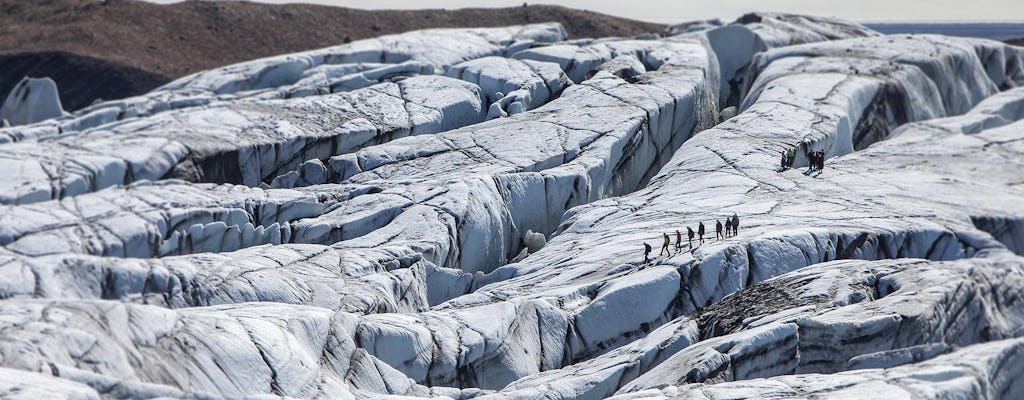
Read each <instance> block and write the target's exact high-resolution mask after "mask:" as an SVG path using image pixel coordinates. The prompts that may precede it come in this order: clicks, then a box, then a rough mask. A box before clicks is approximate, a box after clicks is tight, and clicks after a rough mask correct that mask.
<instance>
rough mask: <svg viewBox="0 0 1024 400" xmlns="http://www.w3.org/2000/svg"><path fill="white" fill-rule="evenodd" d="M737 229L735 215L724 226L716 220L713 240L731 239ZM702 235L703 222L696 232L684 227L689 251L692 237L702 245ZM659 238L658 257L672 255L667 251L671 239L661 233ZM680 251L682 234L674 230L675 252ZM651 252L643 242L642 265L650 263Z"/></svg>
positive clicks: (738, 227) (737, 232) (738, 219)
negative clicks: (660, 241)
mask: <svg viewBox="0 0 1024 400" xmlns="http://www.w3.org/2000/svg"><path fill="white" fill-rule="evenodd" d="M722 229H725V233H722ZM739 229H740V217H739V216H737V215H736V214H733V215H732V217H726V218H725V224H724V225H723V224H722V221H721V220H717V221H715V239H724V238H728V237H731V236H736V235H738V234H739ZM704 233H705V230H704V223H703V222H700V223H698V225H697V231H696V232H694V231H693V228H691V227H689V226H688V227H686V237H687V242H688V243H689V246H690V249H691V250H692V249H693V238H694V236H696V237H697V240H698V243H701V244H703V243H704ZM661 238H662V244H661V253H659V254H658V255H659V256H660V255H664V254H666V253H667V254H668V255H672V251H671V250H669V245H671V244H672V239H671V238H670V237H669V235H668V234H667V233H662V234H661ZM682 249H683V234H682V232H679V230H676V252H677V253H678V252H679V251H681V250H682ZM651 250H652V248H651V245H649V244H647V242H644V264H648V263H650V262H651V258H650V255H651Z"/></svg>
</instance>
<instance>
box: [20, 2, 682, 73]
mask: <svg viewBox="0 0 1024 400" xmlns="http://www.w3.org/2000/svg"><path fill="white" fill-rule="evenodd" d="M548 21H556V22H561V23H562V24H563V25H564V26H565V28H566V30H568V31H569V34H570V35H572V37H598V36H632V35H637V34H641V33H649V32H660V31H662V30H663V29H664V26H662V25H658V24H652V23H646V22H640V21H633V20H627V19H622V18H617V17H612V16H608V15H603V14H598V13H594V12H589V11H582V10H574V9H568V8H564V7H558V6H536V5H532V6H528V7H513V8H494V9H460V10H374V11H367V10H356V9H349V8H342V7H330V6H317V5H305V4H286V5H270V4H259V3H248V2H237V1H217V2H211V1H187V2H183V3H177V4H171V5H158V4H154V3H146V2H141V1H130V0H108V1H106V2H101V1H97V0H32V1H25V0H0V54H10V53H24V52H42V51H66V52H72V53H76V54H80V55H85V56H90V57H95V58H99V59H104V60H110V61H115V62H119V63H123V64H126V65H129V66H134V67H138V68H141V69H143V70H145V71H149V72H153V73H156V74H159V75H164V76H169V77H180V76H183V75H186V74H189V73H192V72H196V71H199V70H203V69H208V68H211V67H216V66H220V65H225V64H230V63H235V62H240V61H244V60H251V59H254V58H259V57H265V56H270V55H275V54H281V53H288V52H294V51H300V50H307V49H313V48H319V47H325V46H330V45H335V44H340V43H343V42H344V41H345V40H356V39H362V38H367V37H374V36H380V35H384V34H389V33H397V32H404V31H408V30H414V29H422V28H433V27H481V26H501V25H514V24H522V23H527V22H548Z"/></svg>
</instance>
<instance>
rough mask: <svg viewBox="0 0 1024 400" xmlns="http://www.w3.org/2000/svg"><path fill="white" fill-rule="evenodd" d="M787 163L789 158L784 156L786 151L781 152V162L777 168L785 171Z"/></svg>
mask: <svg viewBox="0 0 1024 400" xmlns="http://www.w3.org/2000/svg"><path fill="white" fill-rule="evenodd" d="M788 164H789V159H787V158H786V152H785V151H783V152H782V164H780V165H779V170H782V171H785V170H786V165H788Z"/></svg>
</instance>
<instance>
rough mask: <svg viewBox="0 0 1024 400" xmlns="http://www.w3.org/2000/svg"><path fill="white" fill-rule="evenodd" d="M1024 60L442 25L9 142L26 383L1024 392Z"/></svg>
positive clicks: (274, 62) (115, 391)
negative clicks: (697, 233) (1023, 356)
mask: <svg viewBox="0 0 1024 400" xmlns="http://www.w3.org/2000/svg"><path fill="white" fill-rule="evenodd" d="M1022 55H1024V50H1022V49H1021V48H1017V47H1013V46H1009V45H1005V44H1001V43H997V42H992V41H987V40H982V39H968V38H952V37H943V36H936V35H890V36H883V35H880V34H878V33H876V32H873V31H871V30H869V29H867V28H864V27H862V26H859V25H857V24H854V23H850V22H846V21H842V20H837V19H831V18H820V17H810V16H798V15H787V14H770V13H761V14H748V15H745V16H743V17H741V18H740V19H738V20H737V21H735V22H732V23H722V22H721V21H701V22H696V23H691V24H685V25H680V26H678V27H676V28H674V29H672V30H670V31H669V32H667V33H666V35H665V37H657V38H650V37H647V38H594V39H577V40H566V33H565V30H564V29H562V28H561V27H560V26H559V25H557V24H535V25H525V26H518V27H509V28H481V29H433V30H427V31H420V32H411V33H407V34H399V35H391V36H384V37H381V38H377V39H369V40H364V41H356V42H352V43H348V44H345V45H340V46H336V47H331V48H327V49H321V50H314V51H309V52H303V53H296V54H291V55H284V56H278V57H270V58H267V59H262V60H254V61H251V62H246V63H242V64H237V65H231V66H225V67H222V68H217V69H213V70H210V71H204V72H200V73H197V74H194V75H192V76H189V77H185V78H182V79H180V80H178V81H175V82H172V83H170V84H168V85H166V86H164V87H162V88H158V89H156V90H154V91H153V92H151V93H149V94H146V95H142V96H139V97H136V98H131V99H124V100H115V101H108V102H104V103H99V104H96V105H93V106H91V107H89V108H86V109H84V110H80V111H77V112H75V113H73V114H69V115H63V114H61V115H54V116H52V118H48V119H44V120H42V121H36V122H31V123H28V124H24V125H17V126H12V127H7V128H2V129H0V166H3V167H4V168H3V170H4V171H5V173H4V174H3V178H0V188H2V190H0V193H2V194H0V276H3V277H4V279H3V280H0V310H2V311H0V332H3V334H0V394H3V395H4V396H9V397H19V396H20V397H22V398H37V397H48V398H69V399H70V398H83V399H92V398H160V397H172V398H175V397H188V398H412V397H433V398H451V399H469V398H481V399H484V398H486V399H499V398H500V399H512V398H515V399H527V398H549V399H590V398H606V397H613V396H614V398H623V399H627V398H628V399H639V398H643V399H647V398H651V399H654V398H695V399H709V398H723V397H726V398H732V397H736V398H791V397H831V396H854V397H858V398H891V397H892V396H896V397H903V398H917V397H935V398H959V397H980V398H1008V397H1015V396H1018V395H1019V394H1021V393H1024V386H1022V385H1021V384H1019V383H1017V382H1016V381H1017V380H1016V379H1014V377H1016V376H1018V375H1019V374H1020V370H1021V368H1022V367H1021V366H1022V365H1024V363H1022V361H1021V360H1020V358H1019V354H1020V349H1021V348H1022V347H1021V346H1022V342H1021V341H1020V340H1019V339H1017V338H1018V337H1019V336H1021V335H1022V334H1024V331H1022V330H1021V328H1020V327H1021V323H1022V322H1024V303H1022V302H1021V298H1020V295H1019V293H1020V292H1021V289H1024V269H1022V268H1024V258H1022V257H1024V203H1022V202H1020V201H1019V199H1021V198H1024V186H1022V182H1021V171H1024V165H1022V163H1024V157H1022V153H1024V88H1018V87H1019V86H1021V85H1024V62H1022ZM726 109H729V111H725V110H726ZM732 110H735V111H732ZM788 149H795V150H796V154H797V157H796V160H795V167H794V168H792V169H788V170H780V169H779V168H778V165H779V162H778V157H779V154H780V153H781V152H783V151H785V150H788ZM814 151H822V152H823V153H824V154H825V157H826V158H827V162H826V163H825V168H824V170H822V171H817V170H812V169H810V168H808V167H809V158H808V156H809V154H810V153H811V152H814ZM733 216H736V218H738V219H739V221H740V222H741V223H740V225H739V229H738V234H736V235H727V237H725V238H723V239H712V238H710V236H711V235H710V234H708V236H709V237H708V238H704V239H703V240H701V239H697V238H695V239H694V240H693V243H692V244H691V243H680V246H679V247H680V248H679V249H676V248H675V247H674V246H673V248H672V250H671V251H670V252H669V255H668V256H664V255H663V254H659V255H655V254H652V260H651V262H649V263H645V262H644V257H643V244H644V243H645V242H646V243H648V244H651V245H653V246H654V247H655V248H656V249H657V245H658V244H659V243H661V240H662V234H663V233H665V234H668V235H669V236H670V239H671V240H670V241H671V242H673V244H674V242H675V237H676V236H675V232H677V231H683V232H685V231H686V227H694V228H695V227H696V225H697V223H698V222H703V223H704V224H706V225H708V226H710V227H713V226H714V224H715V221H716V220H719V221H721V220H724V219H726V218H731V217H733ZM683 241H684V242H686V240H685V239H684V240H683Z"/></svg>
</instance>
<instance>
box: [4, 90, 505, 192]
mask: <svg viewBox="0 0 1024 400" xmlns="http://www.w3.org/2000/svg"><path fill="white" fill-rule="evenodd" d="M481 95H482V94H481V92H480V90H479V87H477V86H476V85H472V84H469V83H466V82H462V81H458V80H454V79H451V78H446V77H434V76H424V77H414V78H409V79H406V80H403V81H401V82H398V83H384V84H379V85H375V86H371V87H368V88H366V89H360V90H356V91H353V92H349V93H341V94H334V95H327V96H317V97H306V98H299V99H288V100H265V101H245V102H227V103H220V104H216V105H211V106H208V107H202V108H189V109H183V110H177V111H171V112H166V113H161V114H159V115H156V116H152V117H148V118H139V119H133V120H127V121H123V122H119V123H115V124H108V125H104V126H102V127H100V128H97V129H93V130H89V131H84V132H80V133H76V134H69V135H68V136H63V137H60V138H55V139H54V140H51V141H45V142H25V143H12V144H6V145H0V162H3V163H4V164H6V165H10V166H11V167H12V171H14V172H15V174H13V176H12V175H8V176H5V177H4V178H0V179H2V180H0V184H2V185H3V187H4V189H5V190H4V194H3V195H0V196H2V197H0V203H7V204H12V203H13V204H21V203H32V202H38V201H42V200H49V199H60V198H65V197H68V196H74V195H79V194H82V193H88V192H93V191H96V190H99V189H103V188H106V187H110V186H114V185H121V184H128V183H132V182H135V181H139V180H157V179H167V178H182V179H186V180H189V181H193V182H216V183H237V184H245V185H248V186H257V185H259V184H260V183H261V182H263V181H270V180H271V179H273V178H274V177H276V176H278V175H279V174H281V173H283V172H282V171H286V170H290V169H292V168H294V167H295V166H297V165H298V163H299V162H302V161H305V160H308V159H311V158H323V159H326V158H327V157H329V156H331V155H334V154H340V153H344V152H348V151H353V150H356V149H359V148H361V147H364V146H367V145H372V144H375V143H380V142H385V141H388V140H391V139H393V138H397V137H402V136H408V135H416V134H425V133H435V132H441V131H445V130H449V129H453V128H456V127H460V126H465V125H470V124H473V123H477V122H480V121H482V120H483V119H484V116H485V113H486V106H485V105H484V104H483V103H482V99H481Z"/></svg>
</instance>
